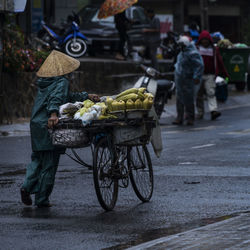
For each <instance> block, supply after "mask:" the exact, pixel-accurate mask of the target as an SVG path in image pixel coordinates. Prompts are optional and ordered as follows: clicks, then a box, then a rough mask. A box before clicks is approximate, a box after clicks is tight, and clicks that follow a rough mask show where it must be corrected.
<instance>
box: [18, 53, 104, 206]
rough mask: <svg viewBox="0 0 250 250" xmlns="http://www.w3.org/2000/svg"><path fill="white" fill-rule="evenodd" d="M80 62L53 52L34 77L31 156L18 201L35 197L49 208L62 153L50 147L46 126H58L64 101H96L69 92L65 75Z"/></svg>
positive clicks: (27, 202)
mask: <svg viewBox="0 0 250 250" xmlns="http://www.w3.org/2000/svg"><path fill="white" fill-rule="evenodd" d="M79 65H80V62H79V61H78V60H76V59H74V58H72V57H69V56H67V55H65V54H63V53H61V52H59V51H56V50H53V51H52V52H51V53H50V55H49V56H48V57H47V58H46V60H45V61H44V63H43V64H42V66H41V67H40V69H39V71H38V72H37V76H38V77H39V79H38V81H37V85H38V92H37V96H36V98H35V103H34V106H33V109H32V115H31V120H30V132H31V144H32V151H33V152H32V155H31V163H30V164H29V165H28V166H27V169H26V178H25V180H24V183H23V185H22V187H21V190H20V191H21V199H22V202H23V203H24V204H25V205H32V199H31V196H30V194H35V205H36V206H38V207H50V206H51V204H50V203H49V196H50V194H51V192H52V189H53V186H54V181H55V174H56V171H57V166H58V163H59V158H60V154H61V153H64V152H63V151H62V149H61V150H59V149H58V148H56V147H54V146H53V145H52V142H51V139H50V135H49V132H48V127H49V128H52V127H53V126H55V125H56V124H57V123H58V113H59V106H60V105H62V104H64V103H67V102H75V101H84V100H86V99H87V98H89V99H91V100H93V101H98V99H99V97H98V96H97V95H95V94H88V93H86V92H81V93H72V92H70V91H69V81H68V79H67V78H66V75H67V74H69V73H71V72H73V71H74V70H76V69H77V68H78V67H79Z"/></svg>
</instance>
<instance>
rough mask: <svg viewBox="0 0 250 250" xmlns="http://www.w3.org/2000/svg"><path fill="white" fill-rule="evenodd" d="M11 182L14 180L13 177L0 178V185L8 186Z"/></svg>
mask: <svg viewBox="0 0 250 250" xmlns="http://www.w3.org/2000/svg"><path fill="white" fill-rule="evenodd" d="M13 183H15V181H14V180H13V179H1V180H0V187H5V186H10V185H11V184H13Z"/></svg>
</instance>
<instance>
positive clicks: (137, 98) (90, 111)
mask: <svg viewBox="0 0 250 250" xmlns="http://www.w3.org/2000/svg"><path fill="white" fill-rule="evenodd" d="M153 100H154V96H153V95H152V94H151V93H148V92H146V88H131V89H128V90H125V91H123V92H121V93H120V94H119V95H117V96H116V97H115V98H114V99H113V98H111V97H107V98H106V101H105V102H97V103H94V102H92V101H91V100H89V99H87V100H85V101H84V102H77V103H66V104H64V105H62V106H60V112H59V113H60V118H73V119H75V120H81V121H82V123H83V125H84V126H86V125H88V124H90V123H91V121H92V120H102V119H116V118H117V116H116V113H117V112H125V111H126V112H130V111H134V110H150V109H151V107H152V105H153Z"/></svg>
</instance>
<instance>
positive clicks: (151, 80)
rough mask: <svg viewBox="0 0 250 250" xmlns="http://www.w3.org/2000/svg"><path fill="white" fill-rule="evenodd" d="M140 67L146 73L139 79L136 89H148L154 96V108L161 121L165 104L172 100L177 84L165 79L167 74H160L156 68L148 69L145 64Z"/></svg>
mask: <svg viewBox="0 0 250 250" xmlns="http://www.w3.org/2000/svg"><path fill="white" fill-rule="evenodd" d="M140 67H141V68H142V69H143V71H144V72H145V75H144V76H142V77H140V78H139V79H138V81H137V82H136V83H135V85H134V87H135V88H140V87H144V88H147V91H148V92H150V93H152V94H153V95H154V97H155V98H154V108H155V112H156V114H157V116H158V118H159V119H160V117H161V115H162V112H163V111H164V105H165V103H167V101H168V99H171V97H172V94H173V92H174V89H175V83H174V82H173V81H170V80H167V79H164V77H165V74H164V73H160V72H159V71H157V70H156V69H154V68H151V67H147V66H145V65H143V64H141V65H140ZM159 78H162V79H159Z"/></svg>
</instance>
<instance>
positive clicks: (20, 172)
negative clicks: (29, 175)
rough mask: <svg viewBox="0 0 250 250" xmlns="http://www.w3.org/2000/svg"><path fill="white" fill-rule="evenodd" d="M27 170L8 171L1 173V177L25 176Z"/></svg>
mask: <svg viewBox="0 0 250 250" xmlns="http://www.w3.org/2000/svg"><path fill="white" fill-rule="evenodd" d="M25 172H26V170H25V169H19V170H16V171H8V172H4V173H1V174H0V176H15V175H23V174H25Z"/></svg>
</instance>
